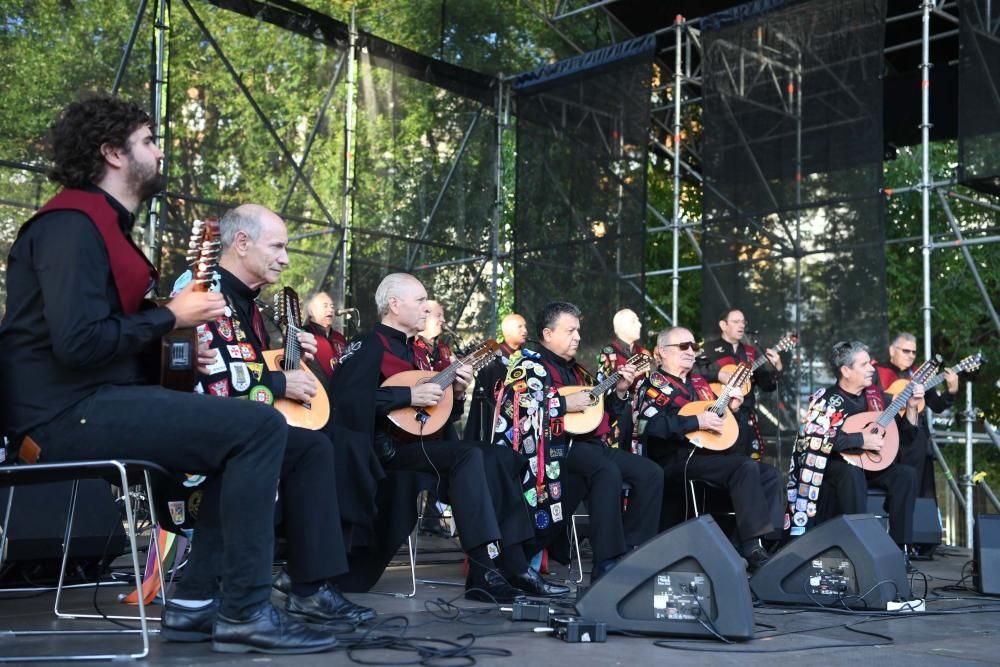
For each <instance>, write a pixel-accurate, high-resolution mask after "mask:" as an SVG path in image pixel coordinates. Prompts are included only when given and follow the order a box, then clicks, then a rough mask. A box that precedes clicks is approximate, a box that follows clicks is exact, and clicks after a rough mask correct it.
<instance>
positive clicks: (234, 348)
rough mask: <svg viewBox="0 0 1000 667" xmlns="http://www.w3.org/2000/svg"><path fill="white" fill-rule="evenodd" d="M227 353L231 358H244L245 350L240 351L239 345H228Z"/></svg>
mask: <svg viewBox="0 0 1000 667" xmlns="http://www.w3.org/2000/svg"><path fill="white" fill-rule="evenodd" d="M226 353H227V354H228V355H229V358H230V359H242V358H243V352H242V351H240V346H239V345H227V346H226Z"/></svg>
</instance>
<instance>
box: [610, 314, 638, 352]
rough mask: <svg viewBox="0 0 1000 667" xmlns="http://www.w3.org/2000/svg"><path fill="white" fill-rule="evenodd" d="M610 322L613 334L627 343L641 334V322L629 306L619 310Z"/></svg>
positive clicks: (635, 339) (632, 341)
mask: <svg viewBox="0 0 1000 667" xmlns="http://www.w3.org/2000/svg"><path fill="white" fill-rule="evenodd" d="M611 323H612V324H613V325H614V327H615V335H616V336H618V337H619V338H620V339H622V340H623V341H624V342H626V343H628V344H629V345H631V344H632V343H634V342H636V341H637V340H639V337H640V336H641V335H642V322H640V321H639V316H638V315H636V314H635V311H633V310H632V309H631V308H622V309H621V310H619V311H618V312H617V313H615V317H614V319H613V320H612V321H611Z"/></svg>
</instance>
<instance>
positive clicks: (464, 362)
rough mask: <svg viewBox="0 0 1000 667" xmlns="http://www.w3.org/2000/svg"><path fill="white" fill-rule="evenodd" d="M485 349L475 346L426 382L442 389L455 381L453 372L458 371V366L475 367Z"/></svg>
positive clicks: (487, 356)
mask: <svg viewBox="0 0 1000 667" xmlns="http://www.w3.org/2000/svg"><path fill="white" fill-rule="evenodd" d="M485 351H486V348H485V347H484V346H480V347H478V348H476V349H475V350H473V351H472V352H471V353H470V354H467V355H465V356H464V357H462V358H461V359H459V360H457V361H455V362H453V363H451V364H449V366H448V368H446V369H444V370H443V371H441V372H440V373H438V374H437V375H435V376H434V377H432V378H431V379H430V380H428V382H433V383H434V384H436V385H437V386H439V387H441V388H442V389H445V388H447V387H448V386H449V385H451V383H452V382H454V381H455V374H456V373H457V372H458V368H459V366H472V367H473V369H475V368H476V362H477V360H478V358H479V355H481V354H482V353H483V352H485ZM486 358H489V355H486Z"/></svg>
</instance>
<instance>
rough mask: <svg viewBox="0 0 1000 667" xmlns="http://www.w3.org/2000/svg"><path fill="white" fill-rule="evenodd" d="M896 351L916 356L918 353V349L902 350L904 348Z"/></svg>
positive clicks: (898, 348)
mask: <svg viewBox="0 0 1000 667" xmlns="http://www.w3.org/2000/svg"><path fill="white" fill-rule="evenodd" d="M896 349H897V350H899V351H900V352H902V353H903V354H916V353H917V350H916V349H912V350H907V349H905V348H902V347H897V348H896Z"/></svg>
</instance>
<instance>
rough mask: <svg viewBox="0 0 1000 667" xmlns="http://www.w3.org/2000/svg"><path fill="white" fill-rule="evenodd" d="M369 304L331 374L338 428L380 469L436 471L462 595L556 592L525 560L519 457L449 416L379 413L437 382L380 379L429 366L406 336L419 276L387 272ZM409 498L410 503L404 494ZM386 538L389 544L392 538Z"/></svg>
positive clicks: (420, 291)
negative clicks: (428, 418) (372, 317)
mask: <svg viewBox="0 0 1000 667" xmlns="http://www.w3.org/2000/svg"><path fill="white" fill-rule="evenodd" d="M375 305H376V306H377V308H378V312H379V315H380V317H381V322H380V323H379V324H377V325H375V328H374V330H373V331H372V332H371V333H369V334H367V335H365V336H362V337H361V338H359V339H357V340H355V341H353V342H352V343H351V345H350V346H349V348H348V351H347V354H345V355H344V356H343V358H342V360H341V367H340V369H339V370H338V371H337V373H336V374H335V375H334V382H333V387H332V400H333V408H334V414H335V419H336V420H337V421H338V422H339V423H340V424H341V425H343V426H345V427H346V428H350V429H353V430H358V431H364V432H366V433H368V434H370V442H371V443H372V446H373V447H374V449H375V451H376V453H377V454H378V457H379V459H380V460H381V462H382V465H383V467H384V468H385V469H386V470H390V471H392V470H398V471H418V472H425V473H431V474H433V475H435V476H437V477H438V485H437V486H438V488H437V489H436V490H438V491H439V493H438V495H439V496H441V497H442V498H444V497H446V496H447V497H448V498H449V499H450V502H451V504H452V508H453V512H454V517H455V522H456V524H457V526H458V533H459V539H460V540H461V543H462V548H463V550H464V551H465V553H466V554H467V555H468V557H469V575H468V577H467V579H466V593H465V596H466V598H468V599H472V600H481V601H489V602H492V601H497V602H510V601H512V600H514V599H515V598H518V597H520V596H521V595H522V594H523V592H527V593H530V594H531V595H543V596H549V595H561V594H565V593H566V592H568V591H569V589H568V588H567V587H565V586H557V585H554V584H550V583H549V582H547V581H545V580H544V579H542V578H541V577H540V576H539V575H538V573H536V572H534V571H533V570H531V568H530V567H529V566H528V562H527V558H526V554H525V552H524V549H523V547H522V544H523V543H524V542H526V541H528V540H530V539H532V538H533V537H534V531H533V530H532V526H531V522H530V520H529V517H528V514H527V508H526V507H525V504H524V499H523V497H522V496H521V489H520V487H519V485H518V480H520V476H521V469H522V468H523V463H522V462H521V461H519V460H518V459H517V457H515V456H514V455H513V454H512V453H510V452H508V451H507V450H504V449H501V448H499V447H492V446H489V445H486V444H484V443H465V442H460V441H458V440H457V439H456V437H455V432H454V429H453V428H452V426H451V425H450V423H449V425H448V426H446V427H445V429H444V430H443V431H442V432H440V433H431V434H427V435H425V436H422V437H420V438H419V439H416V440H414V438H413V437H412V436H408V434H404V433H402V432H401V431H400V430H399V429H397V428H396V427H394V426H393V425H392V423H391V422H390V421H389V419H388V416H387V415H388V414H389V412H391V411H392V410H394V409H397V408H403V407H406V406H414V407H429V406H434V405H436V404H437V403H438V402H439V401H440V400H441V398H442V396H443V390H442V388H441V387H440V386H438V385H437V384H435V383H432V382H424V383H419V384H417V385H415V386H413V387H382V386H380V385H381V384H382V383H383V382H384V381H385V380H386V379H388V378H390V377H392V376H394V375H396V374H397V373H401V372H403V371H411V370H418V369H419V370H428V371H429V370H432V369H431V368H430V367H429V362H428V359H427V358H426V357H423V356H420V355H418V354H417V350H416V348H415V345H414V336H415V335H416V334H417V332H418V331H421V330H423V329H424V327H425V323H426V320H427V317H428V315H429V314H430V310H431V309H430V306H429V305H428V303H427V292H426V290H425V289H424V286H423V285H422V284H421V283H420V281H419V280H417V279H416V278H415V277H413V276H411V275H409V274H406V273H392V274H389V275H388V276H386V277H385V278H384V279H383V280H382V282H381V283H380V284H379V286H378V289H377V290H376V291H375ZM471 379H472V371H471V369H470V368H469V367H468V366H464V365H463V366H460V367H459V368H458V369H457V372H456V375H455V381H454V383H453V384H452V390H453V391H454V394H455V405H454V409H453V411H452V415H451V421H454V420H456V419H457V418H458V417H459V416H460V415H461V414H462V404H463V401H464V393H465V388H466V386H468V384H469V381H470V380H471ZM442 482H446V483H447V489H445V488H444V487H443V486H441V483H442ZM409 502H410V505H411V506H412V504H413V501H412V499H410V501H409ZM410 528H411V529H412V524H411V526H410ZM404 539H405V538H404ZM387 546H388V547H389V548H390V549H391V552H392V553H395V549H396V548H397V546H398V545H395V544H392V545H387Z"/></svg>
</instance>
